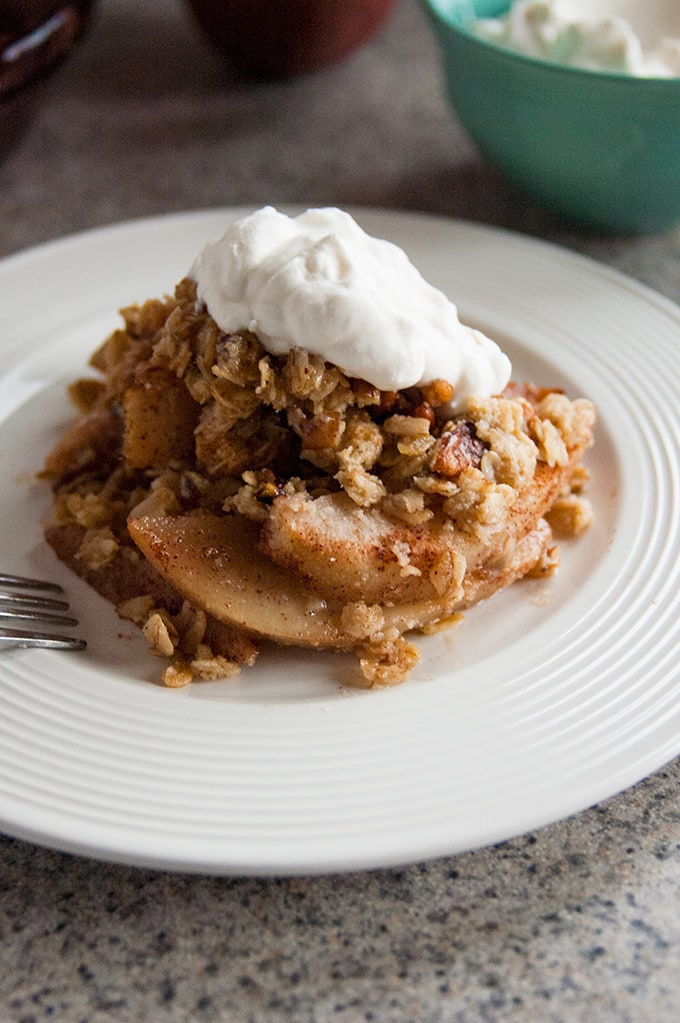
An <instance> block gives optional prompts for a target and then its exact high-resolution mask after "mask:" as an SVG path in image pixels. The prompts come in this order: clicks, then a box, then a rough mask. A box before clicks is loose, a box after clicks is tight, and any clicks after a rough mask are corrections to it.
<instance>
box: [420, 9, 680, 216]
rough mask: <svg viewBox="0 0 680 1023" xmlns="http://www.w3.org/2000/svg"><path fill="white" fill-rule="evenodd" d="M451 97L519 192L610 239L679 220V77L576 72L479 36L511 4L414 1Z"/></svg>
mask: <svg viewBox="0 0 680 1023" xmlns="http://www.w3.org/2000/svg"><path fill="white" fill-rule="evenodd" d="M423 3H424V4H425V8H426V10H427V11H428V14H429V17H430V21H431V24H432V26H433V29H434V33H435V36H436V38H437V40H438V43H439V45H440V47H441V52H442V58H443V64H444V74H445V77H446V84H447V88H448V96H449V100H450V102H451V104H452V106H453V108H454V110H455V112H456V115H457V117H458V119H459V120H460V122H461V124H462V125H463V127H464V128H465V129H466V131H467V132H468V134H469V135H470V137H471V138H472V139H473V140H474V142H475V143H476V145H477V147H478V149H479V151H480V153H481V154H482V156H483V157H484V158H485V159H486V160H488V162H489V163H491V164H493V165H495V166H496V167H497V168H498V169H499V170H500V171H501V173H502V174H503V175H504V177H505V178H506V179H507V180H508V181H509V182H511V183H512V184H513V185H515V186H516V187H517V188H519V189H520V190H521V191H523V192H524V193H525V194H526V195H527V196H530V197H531V198H532V199H534V200H535V201H537V202H538V203H540V204H541V205H543V206H546V207H548V208H549V209H551V210H553V211H554V212H556V213H557V214H559V215H560V216H562V217H565V218H567V219H568V220H570V221H572V222H574V223H576V224H579V225H582V226H585V227H589V228H592V229H595V230H597V231H603V232H606V233H610V234H658V233H661V232H663V231H667V230H669V229H670V228H672V227H673V226H675V225H676V224H678V223H679V222H680V78H635V77H631V76H627V75H623V74H615V73H610V72H599V71H583V70H581V69H579V68H572V67H564V66H561V65H559V64H551V63H548V62H547V61H543V60H537V59H535V58H533V57H525V56H522V55H520V54H517V53H512V52H510V51H508V50H505V49H503V48H501V47H500V46H497V45H495V44H494V43H490V42H488V41H486V40H483V39H480V38H478V37H477V36H476V35H475V34H474V33H473V31H472V30H471V27H470V26H471V22H472V20H473V19H474V18H475V17H477V18H489V17H498V16H500V15H502V14H504V13H505V12H506V11H507V10H508V8H509V7H510V5H511V4H510V0H423Z"/></svg>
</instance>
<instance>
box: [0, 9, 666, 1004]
mask: <svg viewBox="0 0 680 1023" xmlns="http://www.w3.org/2000/svg"><path fill="white" fill-rule="evenodd" d="M264 202H272V203H275V204H277V203H293V204H298V203H299V204H303V205H312V204H321V203H328V202H330V203H333V204H337V205H363V206H376V207H388V208H395V209H396V208H398V209H412V210H419V211H428V212H434V213H438V214H444V215H450V216H456V217H462V218H467V219H470V220H473V221H478V222H484V223H489V224H494V225H499V226H502V227H506V228H510V229H513V230H518V231H522V232H525V233H527V234H529V235H532V236H535V237H539V238H545V239H549V240H551V241H553V242H556V243H558V244H561V245H563V246H566V247H568V248H571V249H574V250H577V251H580V252H583V253H587V254H589V255H591V256H594V257H595V258H597V259H600V260H602V261H604V262H606V263H609V264H611V265H612V266H614V267H617V268H618V269H620V270H623V271H625V272H626V273H628V274H630V275H632V276H633V277H635V278H637V279H638V280H640V281H642V282H644V283H646V284H648V285H650V286H651V287H653V288H655V289H657V290H658V291H660V292H661V293H662V294H664V295H666V296H668V297H669V298H671V299H673V300H675V301H680V231H675V232H671V233H669V234H666V235H663V236H660V237H653V238H618V239H607V238H600V237H596V236H594V235H589V234H584V233H581V232H577V231H575V230H574V229H573V228H570V227H567V226H564V225H562V224H560V223H558V222H557V221H555V220H554V219H553V218H552V217H551V216H550V215H549V214H547V213H546V212H544V211H542V210H540V209H538V208H537V207H535V206H533V205H532V204H531V203H529V202H527V201H526V200H524V199H522V198H521V197H520V196H518V195H517V194H515V193H514V192H513V191H512V190H511V189H510V188H509V187H508V186H507V185H505V184H504V183H503V182H502V181H501V180H499V178H498V176H497V175H496V174H495V173H494V172H493V171H491V170H489V169H488V168H487V167H485V166H484V164H483V163H482V162H481V160H480V158H479V157H478V155H477V154H476V152H475V150H474V148H473V146H472V144H471V143H470V141H469V140H468V139H467V138H466V136H465V135H464V133H463V131H462V129H461V128H460V127H459V126H458V125H457V124H456V122H455V120H454V118H453V117H452V116H451V114H450V112H449V110H448V109H447V107H446V104H445V101H444V98H443V88H442V80H441V75H440V70H439V64H438V60H437V56H436V54H435V50H434V45H433V41H432V39H431V37H430V34H429V29H428V26H427V23H426V21H425V18H424V16H423V14H422V12H421V10H420V8H419V7H418V3H417V0H398V3H397V6H396V9H395V12H394V15H393V17H392V18H391V20H390V22H389V24H388V26H387V27H386V29H385V30H384V31H383V32H382V33H381V34H380V35H379V36H378V37H377V38H376V39H374V40H373V41H372V42H371V43H370V44H369V45H367V46H366V47H364V48H363V49H361V50H360V51H358V52H356V53H355V54H354V55H353V56H352V57H351V58H350V59H348V60H347V61H345V62H344V63H342V64H340V65H337V66H335V67H332V68H329V69H327V70H325V71H322V72H318V73H315V74H312V75H308V76H306V77H304V78H300V79H297V80H295V81H291V82H288V83H285V84H246V83H243V82H239V81H236V80H235V79H234V78H232V77H230V75H229V74H228V73H227V71H226V70H225V69H224V68H223V66H222V64H221V62H220V60H219V59H218V58H217V57H216V55H215V54H214V53H213V52H212V51H211V50H209V49H208V48H207V47H206V46H205V45H204V43H203V40H202V39H201V38H200V37H199V35H198V33H197V32H196V31H195V29H194V27H193V25H192V24H191V23H190V22H189V20H188V18H187V17H186V15H185V13H184V9H183V7H182V5H181V3H180V2H179V0H153V2H149V0H100V2H99V4H98V6H97V9H96V16H95V19H94V23H93V25H92V29H91V31H90V33H89V35H88V36H87V38H86V39H85V40H84V42H83V44H82V46H81V47H80V49H79V51H78V52H77V54H76V55H75V56H74V57H73V59H72V60H70V61H69V62H68V63H66V64H65V65H63V66H62V67H61V68H60V69H59V70H58V72H57V73H56V74H55V75H54V76H53V78H52V79H51V80H50V81H49V83H48V87H47V88H46V90H45V95H44V97H43V102H42V105H41V106H40V108H39V110H38V111H37V114H36V116H35V118H34V120H33V121H32V123H31V125H30V127H29V130H28V131H27V133H26V134H25V135H24V136H23V138H21V139H20V141H19V142H18V144H17V145H16V147H15V148H14V150H13V151H12V152H11V153H10V154H9V155H8V156H7V157H6V158H5V160H4V161H3V163H2V164H0V220H1V223H2V231H1V232H0V254H2V255H5V254H9V253H12V252H15V251H17V250H19V249H22V248H24V247H26V246H30V245H33V244H37V243H40V242H42V241H45V240H48V239H52V238H56V237H59V236H61V235H63V234H65V233H69V232H73V231H78V230H81V229H85V228H91V227H98V226H100V225H104V224H108V223H111V222H114V221H119V220H124V219H128V218H133V217H138V216H146V215H152V214H157V213H166V212H169V211H175V210H184V209H194V208H199V207H209V206H217V205H230V204H242V203H246V204H256V205H260V204H262V203H264ZM679 782H680V762H676V763H672V764H669V765H667V766H666V767H665V768H664V769H662V770H660V771H658V772H657V773H656V774H654V775H653V776H652V777H651V778H649V779H647V780H646V781H643V782H641V783H640V784H638V785H637V786H636V787H634V788H633V789H631V790H629V791H627V792H624V793H622V794H620V795H618V796H615V797H614V798H612V799H610V800H608V801H607V802H605V803H604V804H602V805H600V806H597V807H594V808H592V809H589V810H586V811H585V812H583V813H580V814H579V815H577V816H576V817H574V818H572V819H569V820H567V821H564V822H562V823H558V824H555V825H552V826H550V827H546V828H544V829H542V830H540V831H538V832H536V833H532V834H528V835H524V836H522V837H519V838H516V839H513V840H511V841H507V842H504V843H503V844H501V845H499V846H497V847H493V848H487V849H482V850H478V851H474V852H469V853H465V854H462V855H458V856H455V857H450V858H444V859H439V860H435V861H432V862H428V863H425V864H415V865H413V866H409V867H405V868H401V869H389V870H388V869H385V870H377V871H374V872H370V873H350V874H345V875H341V876H337V877H311V878H306V877H302V878H283V879H273V878H212V877H201V876H198V877H196V876H187V875H173V874H167V873H162V872H156V871H152V870H148V869H139V868H134V867H127V866H120V865H110V864H102V863H98V862H93V861H90V860H87V859H85V858H79V857H75V856H71V855H67V854H64V853H59V852H55V851H50V850H46V849H42V848H37V847H35V846H32V845H31V844H30V843H27V842H23V841H19V840H16V839H12V838H0V1020H1V1021H2V1023H33V1021H36V1023H37V1021H39V1020H46V1019H52V1020H59V1021H61V1020H64V1021H68V1023H85V1021H87V1023H108V1021H117V1023H126V1021H140V1020H154V1021H156V1020H158V1021H192V1023H202V1021H206V1023H207V1021H225V1023H264V1021H268V1023H269V1021H271V1023H277V1021H284V1020H296V1021H297V1020H299V1021H317V1020H318V1021H321V1020H323V1021H326V1020H331V1019H334V1020H338V1023H356V1021H362V1020H366V1021H369V1020H370V1021H374V1023H388V1021H389V1023H396V1021H404V1023H415V1021H418V1023H439V1021H441V1023H449V1021H450V1023H454V1021H455V1023H475V1021H499V1023H500V1021H503V1023H512V1021H529V1020H531V1021H536V1023H576V1021H583V1023H586V1021H587V1023H627V1021H629V1023H642V1021H649V1023H664V1021H669V1023H670V1021H671V1020H673V1021H675V1020H676V1019H677V1018H678V1014H679V1012H680V980H679V974H678V958H679V956H678V953H679V949H680V922H679V921H680V916H679V914H678V905H679V904H680V795H679V792H680V786H679Z"/></svg>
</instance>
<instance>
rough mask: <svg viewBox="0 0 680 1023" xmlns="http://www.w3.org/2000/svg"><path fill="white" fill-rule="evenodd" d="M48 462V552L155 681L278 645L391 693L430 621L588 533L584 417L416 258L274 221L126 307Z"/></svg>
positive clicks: (240, 661) (337, 232)
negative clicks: (126, 623)
mask: <svg viewBox="0 0 680 1023" xmlns="http://www.w3.org/2000/svg"><path fill="white" fill-rule="evenodd" d="M122 317H123V326H122V327H121V329H119V330H116V331H115V332H114V333H113V334H112V335H111V336H110V337H109V338H108V339H107V340H106V341H105V342H104V343H103V345H102V346H101V347H100V348H99V349H98V350H97V351H96V352H95V354H94V355H93V357H92V360H91V363H92V366H93V368H94V369H95V370H96V371H97V373H98V375H97V376H96V377H94V376H93V377H91V378H86V379H81V380H78V381H76V382H75V383H74V384H73V385H72V386H71V388H70V394H71V398H72V400H73V402H74V404H75V406H76V409H77V413H78V414H77V417H76V419H75V421H74V423H73V425H72V426H71V427H70V428H69V430H68V431H67V432H66V433H65V434H64V435H63V436H62V437H61V438H60V439H59V441H58V443H57V444H56V446H55V448H54V450H53V451H52V452H51V453H50V455H49V456H48V458H47V460H46V463H45V467H44V471H43V475H44V476H45V477H46V478H47V479H49V480H50V481H51V482H52V484H53V491H54V500H53V513H52V519H51V521H50V522H49V523H48V524H47V525H46V537H47V540H48V542H49V544H50V545H51V546H52V547H53V549H54V550H55V552H56V553H57V555H58V556H59V557H60V558H61V559H62V560H63V561H64V562H65V563H66V564H67V565H69V567H70V568H72V569H73V570H74V571H75V572H76V573H77V574H78V575H80V576H81V577H82V578H84V579H85V580H86V581H87V582H88V583H89V584H90V585H91V586H93V587H94V588H95V589H96V590H97V591H98V592H99V593H101V594H102V595H103V596H104V597H106V598H107V599H109V600H111V601H112V602H113V603H114V604H115V606H116V608H117V611H118V613H119V614H120V615H121V616H122V617H124V618H127V619H130V620H132V621H133V622H135V623H136V624H137V625H139V626H140V628H141V629H142V630H143V632H144V635H145V636H146V637H147V639H148V641H149V644H150V647H151V649H152V650H153V651H154V652H155V653H157V654H159V655H161V656H163V657H164V658H166V666H165V667H164V670H163V672H162V677H163V681H164V683H165V684H166V685H168V686H182V685H185V684H187V683H188V682H190V681H191V680H192V679H194V678H199V679H210V678H222V677H225V676H229V675H232V674H234V673H236V672H238V671H239V670H240V669H241V667H242V666H246V665H251V664H252V663H253V662H254V661H255V659H256V657H257V653H258V648H259V647H260V646H261V645H262V644H263V643H264V642H268V641H273V642H275V643H280V644H284V645H297V646H304V647H313V648H317V649H321V650H338V651H352V652H353V653H354V654H355V655H356V662H355V663H356V669H355V670H354V672H353V673H352V676H351V677H348V678H347V681H348V682H351V681H358V682H360V683H361V684H363V685H385V684H393V683H395V682H400V681H402V680H403V679H404V678H405V677H406V676H407V674H408V672H409V671H410V669H411V668H412V667H413V666H414V665H415V663H416V662H417V660H418V648H417V646H416V645H415V643H414V641H413V637H414V635H415V634H416V633H417V632H421V633H422V632H429V631H432V630H435V629H439V628H443V627H445V626H446V625H449V624H451V623H452V622H454V621H456V620H458V619H459V617H460V612H461V611H462V610H464V609H466V608H468V607H470V606H471V605H472V604H475V603H477V602H478V601H480V600H483V599H485V598H487V597H490V596H491V595H492V594H493V593H495V592H496V591H497V590H499V589H501V588H503V587H505V586H507V585H508V584H510V583H512V582H514V581H515V580H517V579H519V578H521V577H522V576H526V575H537V574H539V575H540V574H544V573H551V572H553V571H554V570H555V569H556V567H557V564H558V560H559V552H558V549H557V546H556V538H557V537H558V536H559V535H560V534H569V535H575V534H578V533H580V532H582V531H583V530H584V529H586V528H587V526H588V524H589V522H590V518H591V511H590V506H589V504H588V502H587V500H586V498H585V497H584V496H583V494H582V490H583V487H584V485H585V482H586V479H587V472H586V470H585V468H584V466H583V465H582V461H581V460H582V456H583V454H584V453H585V451H586V450H587V449H588V448H589V446H590V445H591V443H592V440H593V428H594V422H595V410H594V408H593V405H592V404H591V402H589V401H588V400H587V399H584V398H576V399H571V398H569V397H567V396H566V395H565V394H564V393H562V391H561V390H559V389H553V388H551V387H550V386H546V382H528V383H527V382H525V383H515V382H512V381H511V379H510V377H511V366H510V363H509V360H508V359H507V357H506V356H505V355H504V354H503V353H502V352H501V351H500V349H499V348H498V346H497V345H496V344H495V343H494V342H493V341H491V340H490V339H489V338H487V337H485V336H484V335H483V334H481V333H480V332H479V331H477V330H474V329H473V328H471V327H467V326H465V325H464V324H462V323H461V322H460V320H459V318H458V313H457V310H456V307H455V306H454V305H453V304H452V303H451V302H450V301H449V300H448V299H447V298H446V297H445V296H444V295H443V294H442V293H441V292H439V291H438V290H437V289H435V288H433V287H432V286H430V285H429V284H427V283H426V282H425V281H424V280H423V278H422V277H421V275H420V274H419V273H418V271H417V270H416V268H415V267H414V266H413V265H412V264H411V263H410V262H409V260H408V259H407V257H406V255H405V254H404V252H403V251H402V250H401V249H399V248H397V247H396V246H394V245H392V244H391V243H389V242H385V241H380V240H378V239H375V238H371V237H369V236H368V235H367V234H365V233H364V232H363V231H362V230H361V228H360V227H359V226H358V224H356V222H355V221H354V220H353V219H352V218H351V217H350V216H349V215H348V214H346V213H343V212H341V211H339V210H335V209H323V210H308V211H307V212H305V213H303V214H301V215H300V216H298V217H294V218H289V217H287V216H285V215H284V214H282V213H279V212H277V211H276V210H274V209H272V208H271V207H265V208H263V209H261V210H258V211H257V212H255V213H253V214H251V215H250V216H248V217H245V218H243V219H242V220H239V221H237V222H236V223H233V224H231V225H230V226H229V227H228V228H227V230H226V232H225V234H224V236H223V237H222V238H220V239H219V240H217V241H215V242H211V243H209V244H208V245H206V247H205V249H204V250H203V251H202V252H201V253H200V254H199V255H198V257H197V259H196V260H195V262H194V264H193V266H192V267H191V268H190V270H189V272H188V273H187V275H186V277H185V278H183V279H182V280H181V281H180V282H179V283H178V284H177V286H176V288H175V291H174V294H173V295H172V297H165V298H153V299H150V300H148V301H146V302H144V303H143V304H141V305H135V306H131V307H128V308H126V309H123V310H122Z"/></svg>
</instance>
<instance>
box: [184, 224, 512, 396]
mask: <svg viewBox="0 0 680 1023" xmlns="http://www.w3.org/2000/svg"><path fill="white" fill-rule="evenodd" d="M188 276H189V277H190V278H191V279H192V280H194V281H195V282H196V285H197V293H198V299H199V301H201V302H202V303H203V304H204V305H205V306H206V308H207V310H208V312H209V313H210V315H211V316H212V317H213V319H214V320H215V321H216V323H217V325H218V326H219V327H220V329H221V330H223V331H224V332H225V333H233V332H235V331H238V330H244V329H248V330H251V331H252V332H253V333H255V334H257V336H258V338H259V339H260V341H261V342H262V344H263V346H264V347H265V349H266V350H267V351H268V352H270V353H271V354H273V355H285V354H286V353H287V352H288V351H290V350H291V349H292V348H302V349H305V350H306V351H308V352H311V353H314V354H316V355H319V356H321V357H322V358H323V359H325V360H327V361H329V362H332V363H334V364H335V365H336V366H339V367H340V369H342V370H343V371H344V372H345V373H346V374H347V375H348V376H351V377H358V378H361V379H363V380H367V381H368V382H369V383H371V384H373V385H374V386H376V387H378V388H380V389H381V390H385V391H396V390H401V389H402V388H405V387H410V386H413V385H415V384H426V383H430V382H432V381H433V380H439V379H443V380H447V381H448V382H449V383H450V384H451V385H452V386H453V388H454V392H455V393H454V405H460V404H461V403H462V402H463V401H464V400H465V398H466V397H468V396H470V395H480V396H483V395H490V394H497V393H499V392H500V391H502V390H503V388H504V387H505V385H506V383H507V382H508V380H509V378H510V372H511V366H510V361H509V359H508V358H507V356H506V355H504V353H503V352H502V351H501V350H500V348H499V347H498V345H496V343H495V342H494V341H491V340H490V339H489V338H487V337H486V336H485V335H484V334H482V333H481V332H480V331H478V330H475V329H473V328H471V327H467V326H465V325H464V324H462V323H461V322H460V320H459V318H458V311H457V309H456V306H455V305H453V303H452V302H450V301H449V299H448V298H447V297H446V296H445V295H444V294H443V293H442V292H441V291H439V290H438V289H436V288H434V287H433V286H432V285H430V284H428V283H427V281H425V280H424V278H423V277H422V276H421V274H420V273H419V272H418V270H417V269H416V268H415V266H414V265H413V264H412V263H411V262H410V261H409V259H408V257H407V256H406V254H405V253H404V252H403V250H402V249H400V248H399V247H398V246H396V245H394V244H392V243H391V242H388V241H382V240H379V239H377V238H373V237H371V236H370V235H368V234H366V233H365V232H364V231H363V230H362V229H361V228H360V227H359V225H358V224H357V223H356V221H355V220H354V219H353V218H352V217H351V216H350V215H349V214H348V213H344V212H342V211H341V210H338V209H334V208H327V209H311V210H307V211H306V212H305V213H302V214H300V215H299V216H297V217H288V216H286V215H285V214H283V213H280V212H278V211H277V210H275V209H273V208H272V207H271V206H266V207H264V208H262V209H260V210H258V211H257V212H255V213H252V214H250V215H249V216H246V217H244V218H242V219H241V220H238V221H236V222H235V223H233V224H231V225H230V226H229V227H228V228H227V230H226V231H225V233H224V235H223V236H222V237H221V238H219V239H217V240H216V241H212V242H209V243H208V244H207V245H206V246H205V248H204V249H203V251H202V252H201V253H200V254H199V255H198V257H197V258H196V260H195V261H194V264H193V266H192V268H191V270H190V271H189V275H188Z"/></svg>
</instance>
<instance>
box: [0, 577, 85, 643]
mask: <svg viewBox="0 0 680 1023" xmlns="http://www.w3.org/2000/svg"><path fill="white" fill-rule="evenodd" d="M3 590H9V591H10V592H7V593H3V592H2V591H3ZM17 590H18V591H24V590H33V591H35V592H34V593H25V592H16V591H17ZM63 592H64V591H63V588H62V587H61V586H59V585H58V584H57V583H51V582H47V581H46V580H44V579H29V578H27V577H26V576H21V575H8V574H7V573H6V572H0V622H1V621H3V620H8V619H9V620H14V621H16V620H18V621H24V622H33V623H34V624H35V625H40V626H48V627H49V626H61V627H62V628H69V627H72V626H74V625H77V624H78V622H77V619H75V618H71V617H69V616H68V615H64V614H61V612H62V611H67V610H68V603H67V602H66V601H65V600H58V599H56V598H55V596H54V595H55V594H56V595H57V596H59V595H61V594H63ZM46 594H52V595H53V596H46ZM86 646H87V643H86V642H85V640H84V639H79V638H77V637H73V636H62V635H58V634H56V633H52V632H34V631H32V630H30V629H19V628H15V627H14V626H12V627H11V628H9V627H8V628H0V648H10V647H48V648H52V649H56V650H84V649H85V647H86Z"/></svg>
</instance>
